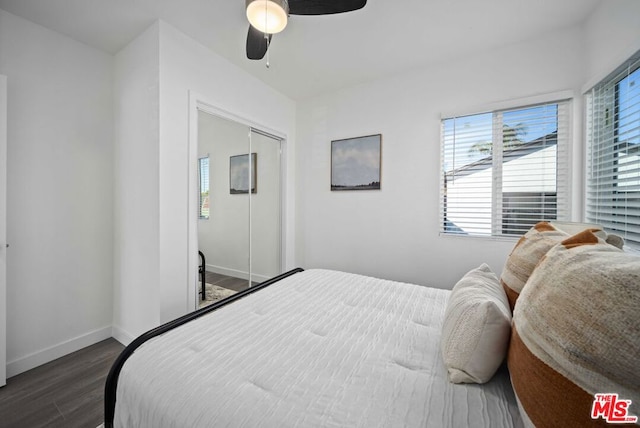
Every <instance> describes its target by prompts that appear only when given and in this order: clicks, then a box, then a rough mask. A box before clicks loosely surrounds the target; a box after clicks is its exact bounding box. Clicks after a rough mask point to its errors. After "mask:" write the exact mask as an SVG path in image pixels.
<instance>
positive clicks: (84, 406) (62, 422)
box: [0, 272, 248, 428]
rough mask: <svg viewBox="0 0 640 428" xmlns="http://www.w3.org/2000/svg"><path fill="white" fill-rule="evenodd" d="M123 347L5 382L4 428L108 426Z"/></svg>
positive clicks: (86, 353)
mask: <svg viewBox="0 0 640 428" xmlns="http://www.w3.org/2000/svg"><path fill="white" fill-rule="evenodd" d="M206 281H207V282H208V283H210V284H217V285H219V286H221V287H224V288H228V289H231V290H236V291H242V290H244V289H246V288H247V287H248V284H247V280H243V279H239V278H233V277H230V276H225V275H220V274H216V273H212V272H207V274H206ZM123 349H124V346H123V345H122V344H120V343H119V342H118V341H116V340H115V339H113V338H111V339H107V340H104V341H102V342H99V343H96V344H95V345H92V346H89V347H87V348H84V349H81V350H79V351H77V352H74V353H72V354H69V355H65V356H64V357H62V358H59V359H57V360H55V361H51V362H50V363H47V364H44V365H42V366H40V367H36V368H35V369H33V370H29V371H28V372H25V373H21V374H19V375H17V376H14V377H11V378H9V379H7V385H6V386H4V387H2V388H0V428H41V427H53V428H58V427H59V428H76V427H77V428H96V427H97V426H98V425H100V424H101V423H102V422H103V421H104V401H103V399H104V383H105V380H106V378H107V374H108V373H109V369H110V368H111V365H112V364H113V361H114V360H115V359H116V357H117V356H118V355H119V354H120V352H122V350H123Z"/></svg>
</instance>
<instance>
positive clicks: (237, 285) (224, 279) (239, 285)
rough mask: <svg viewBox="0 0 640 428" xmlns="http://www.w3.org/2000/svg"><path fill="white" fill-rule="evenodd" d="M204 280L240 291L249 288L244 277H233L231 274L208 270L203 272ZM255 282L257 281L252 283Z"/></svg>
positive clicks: (254, 283)
mask: <svg viewBox="0 0 640 428" xmlns="http://www.w3.org/2000/svg"><path fill="white" fill-rule="evenodd" d="M205 281H206V282H207V284H213V285H218V286H220V287H224V288H228V289H229V290H234V291H242V290H245V289H247V288H249V284H248V281H247V280H246V279H240V278H235V277H233V276H227V275H222V274H219V273H213V272H209V271H207V272H206V273H205ZM256 284H257V282H255V281H254V282H253V285H256Z"/></svg>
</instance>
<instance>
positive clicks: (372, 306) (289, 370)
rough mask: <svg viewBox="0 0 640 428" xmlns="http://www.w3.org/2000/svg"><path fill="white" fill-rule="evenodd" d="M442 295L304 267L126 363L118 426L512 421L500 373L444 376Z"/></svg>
mask: <svg viewBox="0 0 640 428" xmlns="http://www.w3.org/2000/svg"><path fill="white" fill-rule="evenodd" d="M449 293H450V292H449V291H446V290H439V289H434V288H427V287H421V286H417V285H411V284H402V283H398V282H392V281H384V280H379V279H374V278H370V277H364V276H359V275H354V274H347V273H342V272H334V271H326V270H308V271H305V272H302V273H298V274H296V275H293V276H292V277H289V278H286V279H284V280H282V281H280V282H279V283H276V284H274V285H272V286H270V287H268V288H266V289H264V290H260V291H258V292H256V293H254V294H252V295H250V296H248V297H246V298H244V299H241V300H240V301H238V302H235V303H232V304H231V305H228V306H226V307H224V308H222V309H220V310H218V311H216V312H214V313H212V314H210V315H207V316H205V317H203V318H200V319H198V320H195V321H193V322H191V323H189V324H187V325H185V326H182V327H179V328H178V329H176V330H173V331H172V332H169V333H167V334H165V335H163V336H160V337H157V338H155V339H153V340H151V341H149V342H147V343H146V344H144V345H143V346H142V347H141V348H139V349H138V350H137V351H136V352H135V353H134V354H133V355H132V356H131V357H130V358H129V360H128V361H127V362H126V364H125V365H124V368H123V370H122V373H121V374H120V378H119V381H118V389H117V402H116V417H115V421H114V423H115V426H116V427H154V428H161V427H167V428H168V427H176V428H178V427H179V428H185V427H234V428H236V427H467V426H469V427H474V426H478V427H480V426H485V427H488V426H491V427H494V428H500V427H514V426H516V427H520V426H522V422H521V419H520V416H519V413H518V409H517V404H516V401H515V398H514V395H513V391H512V389H511V385H510V382H509V378H508V373H507V372H506V371H502V372H500V373H499V374H498V375H497V376H496V377H495V378H494V379H492V380H491V381H490V382H489V383H487V384H485V385H482V386H480V385H454V384H451V383H449V382H448V381H447V375H446V370H445V368H444V366H443V362H442V358H441V356H440V344H439V341H440V330H441V324H442V318H443V315H444V308H445V303H446V301H447V298H448V296H449Z"/></svg>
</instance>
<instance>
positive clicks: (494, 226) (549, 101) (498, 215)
mask: <svg viewBox="0 0 640 428" xmlns="http://www.w3.org/2000/svg"><path fill="white" fill-rule="evenodd" d="M544 105H556V106H557V108H558V110H557V116H558V119H557V120H558V130H559V129H560V128H561V127H562V138H560V136H558V137H557V138H558V139H557V142H556V147H557V149H556V150H557V152H556V169H555V175H556V180H555V184H556V192H555V199H556V204H557V207H556V213H557V216H556V219H557V221H568V220H569V219H570V216H571V205H570V204H571V194H572V183H571V181H572V180H571V178H572V177H571V173H570V170H569V168H570V165H571V153H570V152H571V147H572V144H573V143H572V141H573V140H572V127H573V117H572V116H573V108H574V93H573V92H572V91H561V92H556V93H554V94H545V95H541V96H535V97H529V98H525V99H520V100H515V101H514V100H512V101H508V102H502V103H496V104H493V105H490V106H488V107H487V108H485V109H475V110H472V111H470V112H466V113H464V114H460V113H457V114H456V113H453V114H446V115H445V114H442V115H441V118H440V120H441V122H440V123H441V135H440V150H441V162H440V168H439V170H440V173H439V179H440V195H439V203H438V206H439V216H438V219H439V225H438V232H439V235H440V236H447V237H464V238H472V239H490V240H509V241H512V240H516V239H518V238H519V237H520V236H521V235H522V234H523V233H525V232H526V230H524V229H523V230H522V231H518V233H505V231H504V227H505V225H508V223H509V217H507V216H506V215H505V214H507V213H505V212H504V210H503V204H504V202H505V198H507V197H508V195H509V194H510V193H509V192H503V189H502V186H503V184H504V182H505V176H504V174H503V171H502V167H503V166H504V165H505V164H506V162H505V161H504V159H503V144H502V143H503V138H502V137H503V134H502V132H501V130H502V125H505V124H506V123H505V121H504V120H503V118H502V116H503V114H504V113H507V112H512V111H519V110H526V109H530V108H535V107H540V106H544ZM560 108H562V117H560V116H561V114H560ZM482 114H491V115H492V120H493V125H492V129H493V131H492V146H493V149H494V152H493V154H492V157H493V158H494V160H493V164H492V168H493V171H492V184H491V195H492V196H491V232H490V233H474V232H471V233H457V232H455V231H452V230H448V225H447V223H446V222H447V216H446V210H447V193H446V192H447V189H446V177H447V174H448V173H450V172H451V171H453V169H452V170H451V171H446V170H445V150H446V142H445V135H444V133H445V129H444V128H445V126H444V123H445V120H448V119H453V118H462V117H467V116H474V115H482ZM496 121H498V122H499V123H498V124H496ZM561 121H564V122H562V123H561ZM496 130H497V131H498V132H496ZM495 141H498V144H494V143H493V142H495ZM532 141H533V140H532ZM467 165H470V164H467ZM463 167H464V166H463ZM458 168H460V167H458ZM561 170H562V171H564V172H565V173H564V175H563V176H562V178H561V177H560V171H561ZM496 177H497V178H498V179H496ZM561 180H564V182H562V181H561ZM511 193H513V192H511ZM547 193H548V192H545V191H542V190H541V192H540V194H541V195H546V194H547ZM531 195H532V196H534V195H533V193H531ZM496 196H497V197H496ZM541 197H542V196H541ZM544 205H545V204H544V203H543V204H541V206H542V207H543V208H542V211H543V212H545V211H546V210H545V209H544ZM556 219H554V220H556ZM541 220H543V219H542V218H541ZM547 220H548V221H552V220H551V219H547ZM527 229H528V228H527Z"/></svg>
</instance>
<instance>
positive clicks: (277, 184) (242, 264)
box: [197, 110, 282, 307]
mask: <svg viewBox="0 0 640 428" xmlns="http://www.w3.org/2000/svg"><path fill="white" fill-rule="evenodd" d="M281 145H282V141H281V140H280V139H278V138H276V137H274V136H272V135H270V134H268V133H265V132H262V131H260V130H258V129H255V128H252V127H249V126H247V125H243V124H241V123H238V122H235V121H232V120H229V119H226V118H222V117H220V116H217V115H215V114H211V113H208V112H205V111H202V110H199V111H198V150H197V152H198V176H199V177H198V181H199V207H198V250H199V256H200V264H199V272H198V281H197V282H198V284H197V287H198V290H197V295H198V296H199V298H198V301H199V303H198V306H199V307H202V306H206V305H208V304H211V303H213V302H215V301H218V300H221V299H222V298H224V297H228V296H229V295H231V294H234V293H235V292H238V291H241V290H244V289H246V288H248V287H251V286H252V285H255V284H257V283H259V282H262V281H264V280H266V279H268V278H271V277H273V276H275V275H277V274H279V273H280V272H281V236H282V235H281ZM202 281H204V286H203V282H202ZM203 293H204V294H203ZM203 295H204V298H203Z"/></svg>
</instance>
